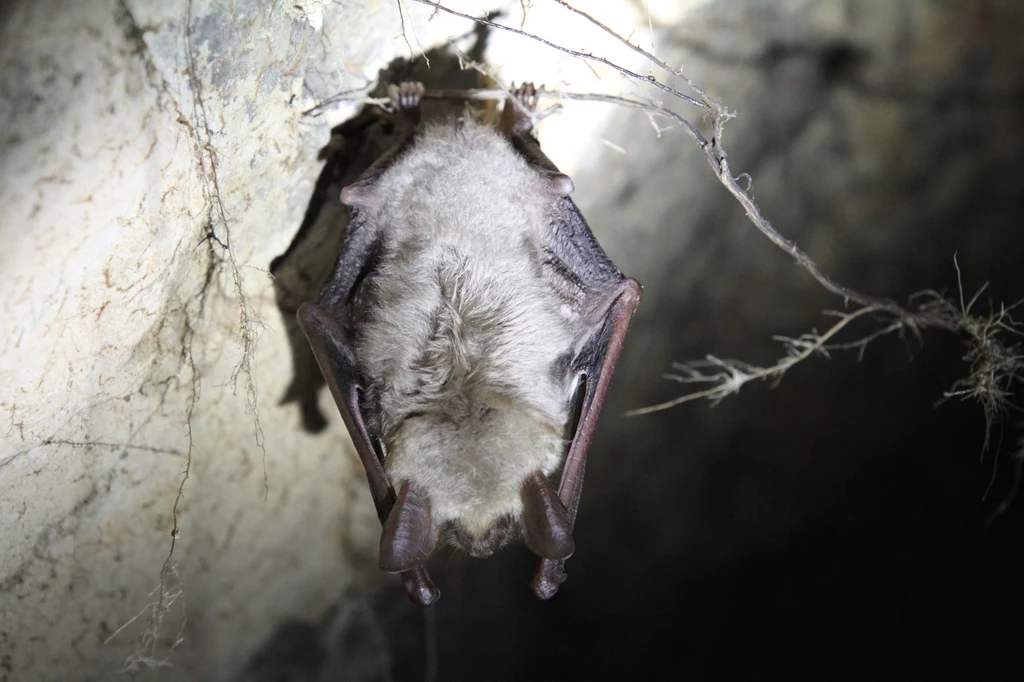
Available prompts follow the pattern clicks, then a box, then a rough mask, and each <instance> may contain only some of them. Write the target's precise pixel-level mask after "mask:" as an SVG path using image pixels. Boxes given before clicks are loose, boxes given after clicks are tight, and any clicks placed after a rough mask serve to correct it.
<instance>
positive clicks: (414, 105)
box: [388, 82, 426, 127]
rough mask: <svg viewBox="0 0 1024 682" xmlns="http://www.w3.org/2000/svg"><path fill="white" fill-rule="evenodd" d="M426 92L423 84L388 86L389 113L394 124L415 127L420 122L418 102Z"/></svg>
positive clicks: (408, 83)
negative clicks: (390, 112)
mask: <svg viewBox="0 0 1024 682" xmlns="http://www.w3.org/2000/svg"><path fill="white" fill-rule="evenodd" d="M424 92H426V90H425V89H424V87H423V83H419V82H405V83H400V84H399V85H394V84H392V85H389V86H388V97H389V98H390V99H391V111H392V116H393V118H394V122H395V123H396V124H399V123H406V124H409V125H411V126H412V127H416V126H417V125H418V124H419V122H420V114H421V109H420V102H421V101H422V100H423V93H424Z"/></svg>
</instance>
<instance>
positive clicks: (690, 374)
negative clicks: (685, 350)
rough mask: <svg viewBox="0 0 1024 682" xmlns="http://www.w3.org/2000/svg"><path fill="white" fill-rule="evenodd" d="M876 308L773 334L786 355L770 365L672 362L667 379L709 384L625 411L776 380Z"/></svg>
mask: <svg viewBox="0 0 1024 682" xmlns="http://www.w3.org/2000/svg"><path fill="white" fill-rule="evenodd" d="M879 312H885V310H884V308H881V307H878V306H867V307H864V308H860V309H858V310H856V311H854V312H852V313H837V315H838V316H839V321H838V322H836V323H835V324H834V325H832V326H831V327H830V328H829V329H828V330H826V331H825V333H823V334H803V335H801V336H799V337H797V338H795V339H791V338H787V337H783V336H777V337H775V338H776V340H777V341H781V342H782V344H783V346H784V347H785V348H786V355H785V356H784V357H783V358H781V359H780V360H779V361H778V362H776V363H775V364H774V365H771V366H770V367H756V366H754V365H751V364H748V363H746V362H743V361H740V360H723V359H720V358H717V357H715V356H713V355H709V356H707V358H706V359H705V360H698V361H696V362H687V363H678V364H675V365H673V367H674V369H676V370H678V371H680V372H682V374H679V375H668V378H669V379H672V380H673V381H678V382H679V383H683V384H711V387H710V388H706V389H704V390H701V391H695V392H693V393H687V394H686V395H682V396H679V397H678V398H673V399H672V400H668V401H665V402H663V403H659V404H657V405H651V406H649V407H642V408H639V409H636V410H631V411H630V412H627V413H626V414H628V415H629V416H637V415H641V414H649V413H651V412H659V411H661V410H667V409H669V408H670V407H675V406H676V405H682V404H683V403H687V402H691V401H693V400H701V399H708V400H711V401H712V402H714V403H718V402H720V401H721V400H722V399H723V398H726V397H727V396H730V395H732V394H733V393H739V390H740V388H742V387H743V385H744V384H746V383H748V382H750V381H754V380H757V379H776V380H779V379H781V378H782V375H783V374H785V373H786V371H787V370H789V369H790V368H792V367H793V366H794V365H796V364H797V363H799V362H802V361H803V360H806V359H807V358H809V357H811V356H812V355H814V354H815V353H821V354H827V349H828V346H827V344H828V341H829V339H831V338H833V337H834V336H835V335H836V334H838V333H839V332H840V331H842V330H843V329H844V328H845V327H846V326H847V325H848V324H850V323H851V322H853V321H854V320H856V319H857V318H860V317H864V316H866V315H870V314H872V313H879ZM708 369H715V370H717V371H716V372H714V373H713V374H708V373H706V371H705V370H708Z"/></svg>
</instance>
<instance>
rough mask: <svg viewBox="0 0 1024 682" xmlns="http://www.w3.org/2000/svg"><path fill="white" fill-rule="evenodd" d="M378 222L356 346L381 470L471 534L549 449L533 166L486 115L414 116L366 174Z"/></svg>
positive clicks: (568, 326)
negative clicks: (427, 124) (405, 135)
mask: <svg viewBox="0 0 1024 682" xmlns="http://www.w3.org/2000/svg"><path fill="white" fill-rule="evenodd" d="M375 192H376V193H377V196H378V197H380V198H381V201H380V202H379V203H378V208H376V209H375V210H374V214H373V215H372V216H370V217H368V219H369V220H373V221H375V223H376V224H377V225H379V226H380V228H381V233H382V237H383V243H382V247H381V253H380V260H379V263H378V266H377V267H376V268H375V269H374V271H373V273H372V274H371V275H370V276H368V277H367V280H366V282H365V283H364V285H363V291H364V292H365V294H364V295H365V297H366V299H367V304H366V318H365V323H364V324H363V325H362V326H361V328H360V332H359V338H358V339H357V354H358V359H359V363H360V365H361V366H362V369H363V372H364V376H366V377H371V378H372V380H373V382H374V383H373V385H372V386H371V387H370V389H371V390H372V391H373V392H374V394H375V395H376V396H377V398H378V399H379V405H380V419H381V423H380V424H379V425H378V426H379V428H380V431H381V440H382V442H383V443H384V447H385V450H386V461H385V464H386V468H387V470H388V472H389V475H390V476H391V478H392V481H393V482H394V483H395V484H396V485H398V484H400V483H402V482H404V481H410V482H412V483H415V484H417V485H418V486H419V487H420V488H421V489H422V490H424V492H426V493H427V494H428V495H429V496H430V499H431V504H432V511H433V514H434V518H435V520H437V521H440V522H445V521H457V522H458V523H459V524H460V525H461V526H462V527H463V528H464V529H465V530H467V531H469V532H470V533H472V534H476V535H482V534H483V533H485V532H486V531H487V529H488V528H489V527H490V526H491V525H493V523H494V522H495V521H497V520H498V518H500V517H503V516H509V517H515V516H518V514H519V512H520V510H521V501H520V496H519V493H520V487H521V485H522V482H523V480H524V479H525V477H526V476H527V475H528V474H530V473H531V472H534V471H537V470H538V469H540V470H541V471H543V472H544V473H550V472H552V471H553V470H554V469H555V468H557V466H558V465H559V463H560V459H561V456H562V454H563V449H564V443H563V440H562V438H563V428H564V425H565V422H566V419H567V416H568V403H569V398H570V396H569V393H570V391H571V386H570V380H569V378H568V377H565V376H561V375H559V374H558V373H557V372H556V371H555V367H556V363H557V360H558V358H559V357H561V356H563V355H564V354H565V353H566V352H567V351H569V350H570V347H571V345H572V337H573V334H572V322H571V313H570V311H569V310H568V309H567V307H564V306H563V302H562V301H561V299H560V298H559V297H558V295H557V293H556V292H555V291H554V290H553V289H552V288H551V286H550V284H549V280H548V279H547V278H546V275H545V271H544V268H545V267H547V266H546V265H544V258H543V249H542V244H543V242H544V239H545V238H546V234H547V230H548V226H547V223H546V220H545V207H546V203H545V197H546V193H548V192H549V190H548V189H547V184H546V182H545V178H543V177H542V176H541V173H540V172H539V171H537V170H536V169H534V168H532V167H530V166H529V165H528V164H527V163H526V162H525V161H524V160H523V159H522V158H521V157H520V156H519V155H518V154H517V153H516V152H515V150H513V149H512V148H511V146H510V144H509V143H508V142H507V140H506V139H505V138H504V137H503V136H501V135H500V134H499V133H498V132H497V131H496V130H494V129H493V128H491V127H489V126H486V125H483V124H481V123H478V122H476V121H474V120H463V121H459V122H457V123H450V124H445V125H441V126H436V127H433V128H429V129H427V130H426V131H424V132H423V133H422V134H421V136H420V137H418V138H417V140H416V141H415V142H414V143H413V146H412V147H411V148H410V149H409V150H407V151H406V152H405V153H404V154H403V156H402V157H401V158H399V159H398V160H397V161H396V162H395V163H394V164H393V165H392V166H391V167H390V168H388V170H387V171H385V173H384V174H383V175H382V176H381V178H380V179H379V181H378V184H377V186H376V187H375Z"/></svg>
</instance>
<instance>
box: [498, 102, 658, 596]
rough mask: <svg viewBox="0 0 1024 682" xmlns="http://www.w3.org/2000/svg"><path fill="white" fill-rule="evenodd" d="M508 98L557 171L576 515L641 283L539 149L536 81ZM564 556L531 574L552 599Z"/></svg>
mask: <svg viewBox="0 0 1024 682" xmlns="http://www.w3.org/2000/svg"><path fill="white" fill-rule="evenodd" d="M515 95H516V97H517V98H518V106H515V105H516V103H515V102H513V101H511V100H510V101H508V102H506V104H505V115H504V116H503V119H502V128H503V130H504V132H505V133H506V134H507V135H508V136H509V139H510V140H511V142H512V145H513V147H515V149H516V150H517V151H518V152H519V153H520V154H521V155H522V156H523V158H525V159H526V160H527V161H528V162H529V163H530V164H531V165H533V166H534V167H536V168H537V169H538V170H540V171H541V172H543V173H545V174H547V175H549V176H550V177H551V178H552V188H553V191H552V195H553V196H552V203H551V205H550V207H549V210H548V228H549V232H548V234H547V236H546V239H545V240H544V243H543V244H542V248H543V250H544V258H543V260H544V265H545V270H546V272H547V274H548V276H549V279H550V280H551V282H552V284H553V285H554V286H555V288H556V289H557V290H558V291H559V292H560V293H561V294H562V295H563V296H564V297H565V298H566V299H567V300H568V301H570V303H571V305H572V306H573V308H574V309H575V311H576V312H577V314H578V316H579V317H578V320H579V324H578V327H577V337H576V341H575V345H574V347H573V349H572V354H571V357H570V358H569V371H570V372H572V373H573V374H574V375H576V376H578V377H580V380H581V381H582V382H583V386H582V405H581V407H580V412H579V420H578V422H577V426H576V430H575V433H574V434H573V436H572V440H571V442H570V444H569V450H568V453H567V454H566V459H565V464H564V466H563V467H562V478H561V481H560V483H559V486H558V498H559V499H560V500H561V502H562V504H564V505H565V508H566V510H567V511H568V513H569V520H570V523H572V522H574V521H575V520H576V512H577V510H578V509H579V503H580V494H581V493H582V491H583V473H584V469H585V467H586V463H587V452H588V451H589V449H590V443H591V441H592V440H593V437H594V430H595V429H596V428H597V422H598V419H599V417H600V416H601V408H602V407H603V405H604V399H605V396H606V395H607V394H608V387H609V385H610V384H611V379H612V374H613V373H614V371H615V366H616V364H617V363H618V361H619V356H620V355H621V354H622V347H623V344H624V343H625V340H626V333H627V332H628V331H629V323H630V320H631V319H632V317H633V311H635V310H636V306H637V304H638V303H639V302H640V285H639V283H637V281H636V280H634V279H629V278H627V277H625V276H624V275H623V274H622V273H621V272H620V271H619V269H618V268H617V267H615V264H614V263H612V261H611V259H609V258H608V255H607V254H606V253H605V252H604V249H602V248H601V245H600V244H598V243H597V239H596V238H595V237H594V234H593V232H591V230H590V226H589V225H587V222H586V220H584V219H583V216H582V215H581V214H580V212H579V209H578V208H576V204H575V203H574V202H573V201H572V199H570V198H569V197H568V196H567V194H568V191H571V188H572V183H571V181H569V180H568V178H566V177H565V176H564V175H562V174H561V173H559V172H558V168H557V167H555V165H554V164H553V163H552V162H551V160H550V159H548V158H547V156H546V155H545V154H544V152H542V151H541V149H540V145H539V144H538V142H537V140H536V139H535V138H534V137H533V135H532V134H531V132H530V129H531V127H532V122H531V121H530V119H529V116H528V115H526V112H527V111H530V110H534V109H535V107H536V98H535V97H534V96H533V95H534V92H533V88H532V86H531V85H526V86H523V87H522V88H520V89H519V90H517V91H516V93H515ZM564 565H565V560H564V559H542V560H541V566H540V569H539V570H538V572H537V576H536V578H535V579H534V581H533V584H532V587H533V591H534V593H535V594H536V595H537V596H538V597H540V598H541V599H548V598H550V597H552V596H554V594H555V593H556V592H557V591H558V587H559V585H561V583H562V582H563V581H564V580H565V570H564Z"/></svg>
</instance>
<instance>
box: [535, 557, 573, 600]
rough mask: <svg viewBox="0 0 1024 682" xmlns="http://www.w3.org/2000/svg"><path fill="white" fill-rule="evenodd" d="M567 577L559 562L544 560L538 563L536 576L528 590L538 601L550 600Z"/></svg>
mask: <svg viewBox="0 0 1024 682" xmlns="http://www.w3.org/2000/svg"><path fill="white" fill-rule="evenodd" d="M567 577H568V576H567V575H566V574H565V571H563V570H562V562H561V561H553V560H551V559H544V560H543V561H541V562H540V569H539V570H538V571H537V576H536V577H535V578H534V579H533V582H532V583H530V589H532V590H533V593H534V594H535V595H537V598H538V599H545V600H546V599H551V598H552V597H554V596H555V594H557V593H558V588H559V587H561V586H562V583H564V582H565V579H566V578H567Z"/></svg>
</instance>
